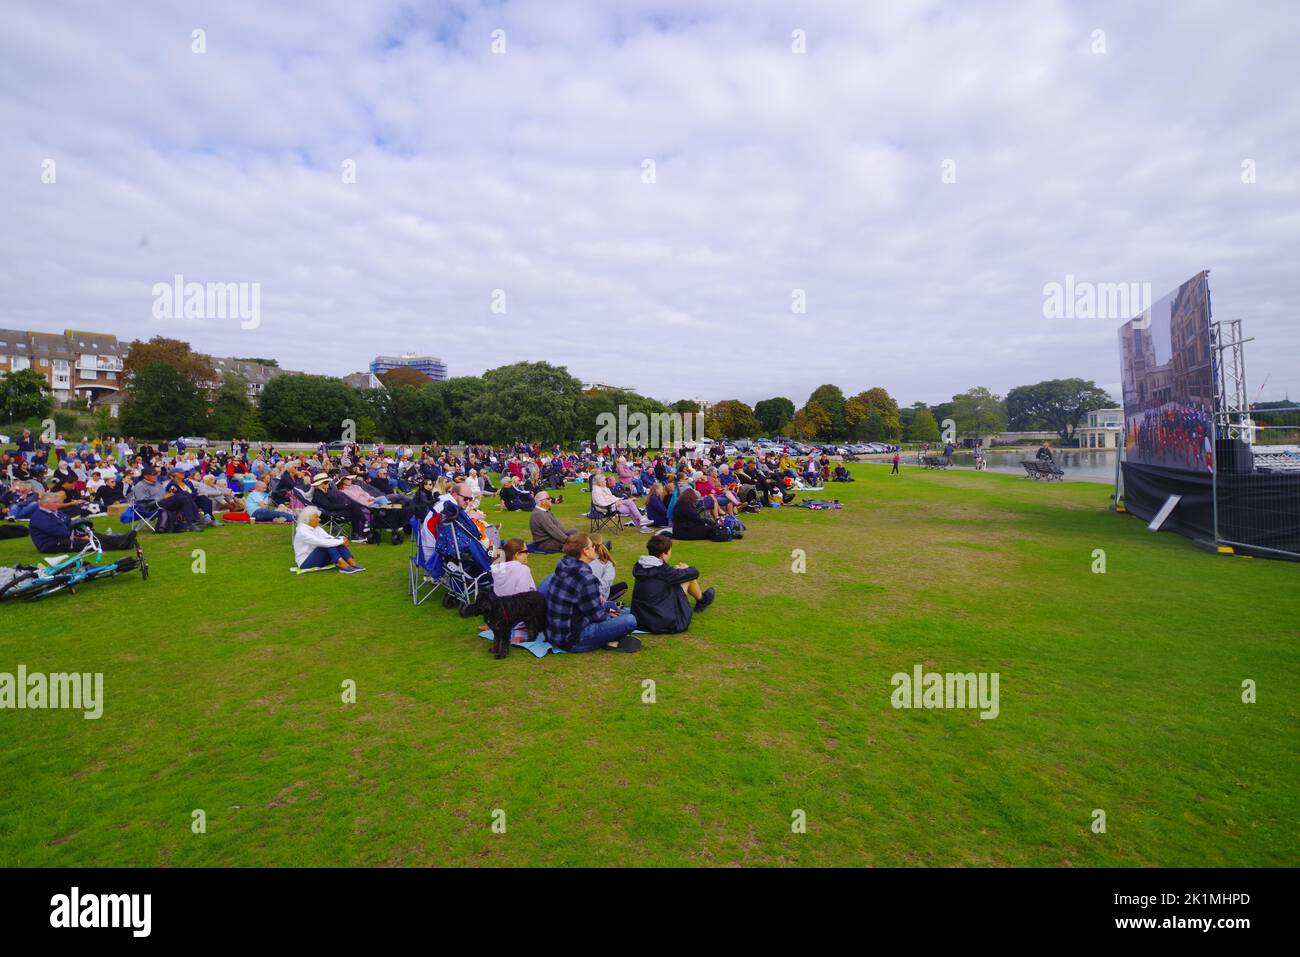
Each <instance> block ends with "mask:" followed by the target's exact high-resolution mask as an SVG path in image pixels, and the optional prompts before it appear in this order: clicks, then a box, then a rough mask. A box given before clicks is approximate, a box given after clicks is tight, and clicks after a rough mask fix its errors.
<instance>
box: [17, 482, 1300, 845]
mask: <svg viewBox="0 0 1300 957" xmlns="http://www.w3.org/2000/svg"><path fill="white" fill-rule="evenodd" d="M855 474H856V475H857V479H858V481H857V482H856V483H855V484H853V485H845V486H835V487H833V491H831V490H828V492H827V493H825V494H827V495H835V496H838V497H840V498H841V499H842V500H843V501H844V502H845V503H846V507H845V509H844V510H843V511H841V512H830V513H812V512H809V511H807V510H803V509H796V508H784V509H769V510H767V511H766V512H765V513H764V514H762V515H760V516H756V517H755V518H754V520H753V521H752V522H751V524H750V529H751V531H750V533H749V534H748V535H747V536H746V538H745V540H744V541H743V542H735V543H730V544H712V543H683V544H681V545H679V546H678V548H677V549H676V550H675V552H674V558H675V559H676V560H684V561H689V562H691V563H692V564H695V565H698V566H699V567H700V568H701V569H702V572H703V576H704V580H705V584H706V585H709V584H711V585H715V586H717V589H718V592H719V597H718V601H717V603H716V604H715V605H714V607H713V608H712V609H710V610H709V611H708V612H707V614H705V615H702V616H700V617H699V618H697V619H696V622H695V624H694V626H693V627H692V630H691V632H690V633H689V634H687V635H682V636H675V637H653V636H646V646H645V649H644V650H643V651H642V653H641V654H639V655H621V654H603V653H596V654H589V655H560V656H548V657H547V658H546V659H543V660H537V659H534V658H533V657H532V656H530V655H528V654H525V653H519V652H517V653H515V654H513V655H511V657H510V658H509V659H508V660H506V661H496V660H493V658H492V657H491V655H490V654H489V651H488V642H486V641H483V640H481V639H480V638H478V637H477V636H476V631H477V627H478V622H477V621H464V620H462V619H460V618H459V617H458V616H457V615H456V614H455V612H452V611H447V610H444V609H443V608H442V607H441V606H440V605H438V604H437V603H436V602H432V601H431V602H429V603H427V604H425V605H423V606H421V607H418V608H417V607H413V606H412V605H411V603H410V601H409V600H408V599H407V596H406V567H407V555H408V549H407V547H406V546H402V547H394V546H392V545H389V544H387V543H385V544H383V545H379V546H366V547H363V548H360V549H358V554H359V557H360V558H361V560H362V562H363V564H365V565H367V566H368V567H369V571H367V572H366V573H365V574H363V575H356V576H352V577H342V576H339V575H338V574H336V573H334V572H325V573H319V574H314V575H308V576H304V577H301V578H300V577H298V576H294V575H291V574H289V572H288V568H289V566H290V565H291V563H292V557H291V553H290V549H289V534H290V533H289V530H288V529H287V528H283V527H273V526H267V527H246V526H227V527H224V528H218V529H212V530H209V531H208V532H206V533H204V534H202V535H171V536H147V537H146V540H145V548H146V551H147V553H148V557H149V560H150V562H151V565H152V569H153V573H152V575H151V577H150V580H149V581H148V582H142V581H141V580H140V578H139V576H138V575H132V576H130V577H127V578H123V579H120V580H115V581H108V582H101V583H96V584H91V585H88V586H86V587H84V588H83V589H82V590H81V591H80V592H79V593H78V594H77V595H75V596H68V595H61V596H57V597H54V598H51V599H49V600H47V601H44V602H39V603H35V604H30V605H27V604H24V605H13V604H7V605H4V606H0V622H3V628H0V671H3V672H10V673H12V672H14V671H16V669H17V666H18V665H19V664H24V665H26V666H27V668H28V670H29V672H33V671H43V672H56V671H79V672H103V674H104V694H105V704H104V713H103V716H102V718H100V719H99V720H97V721H91V720H85V719H84V718H83V717H82V715H81V714H80V713H78V712H69V711H15V710H5V711H0V727H2V728H3V744H2V745H0V781H2V782H3V785H2V786H0V864H5V865H92V866H98V865H178V866H191V865H290V866H297V865H475V864H484V865H611V864H626V865H669V866H676V865H882V866H883V865H930V866H935V865H939V866H945V865H1032V866H1039V865H1042V866H1057V865H1064V866H1096V865H1121V866H1129V865H1131V866H1153V865H1160V866H1166V865H1180V866H1200V865H1223V866H1233V865H1264V866H1282V865H1285V866H1294V865H1296V864H1297V863H1300V849H1298V848H1300V841H1298V840H1297V820H1300V785H1298V783H1297V768H1298V767H1300V735H1298V734H1297V731H1298V730H1300V643H1298V642H1297V632H1298V631H1300V622H1298V620H1297V611H1298V610H1300V587H1298V585H1300V567H1297V566H1296V565H1293V564H1286V563H1279V562H1267V561H1261V560H1245V559H1239V558H1224V557H1216V556H1213V555H1209V554H1206V553H1203V552H1201V551H1199V550H1197V549H1196V548H1194V547H1193V546H1192V545H1191V543H1190V542H1188V541H1187V540H1186V539H1183V538H1181V537H1178V536H1176V535H1172V534H1159V535H1157V534H1152V533H1150V532H1148V531H1147V530H1146V529H1145V527H1144V523H1142V522H1140V521H1138V520H1137V519H1135V518H1132V517H1127V516H1116V515H1114V514H1111V513H1110V512H1108V511H1107V508H1106V506H1107V495H1108V493H1109V489H1108V488H1107V487H1105V486H1100V485H1091V484H1082V483H1077V484H1063V485H1042V484H1038V483H1027V482H1024V481H1023V480H1021V479H1017V478H1015V477H1012V476H1005V475H996V474H990V473H980V474H977V473H973V472H967V473H933V472H924V471H918V470H915V469H906V470H904V473H903V474H902V475H901V476H898V477H891V476H889V474H888V469H886V468H883V467H880V466H870V465H863V466H857V467H856V468H855ZM577 488H578V487H577V486H571V489H575V491H571V492H569V493H567V494H566V502H565V504H564V505H562V506H560V507H559V508H558V509H557V514H559V515H560V517H561V518H562V519H565V520H566V521H568V522H570V523H572V522H574V521H576V515H577V513H578V511H579V510H580V508H581V507H585V502H586V496H585V495H584V494H583V493H581V492H580V491H576V489H577ZM494 514H495V513H494ZM526 518H527V516H526V515H519V514H509V515H506V516H505V518H504V522H505V529H506V533H507V534H510V533H511V532H519V531H521V530H523V529H524V528H525V527H526ZM643 548H644V536H642V535H638V534H636V533H633V532H629V533H627V534H624V535H622V536H618V537H617V541H616V544H615V546H614V557H615V559H616V561H617V562H618V563H619V570H620V578H624V579H627V578H629V573H630V566H631V562H632V561H633V560H634V558H635V557H636V556H637V555H639V554H642V553H643ZM193 549H202V550H203V551H204V553H205V556H204V557H205V560H206V571H205V572H204V573H203V574H197V573H195V572H194V571H193V570H192V567H193V563H194V557H193V556H192V550H193ZM794 549H802V550H803V551H804V552H805V554H806V563H807V565H806V568H807V570H806V573H805V574H796V573H794V572H792V570H791V565H792V558H791V553H792V551H793V550H794ZM1094 549H1104V551H1105V558H1106V565H1107V570H1106V573H1105V574H1094V573H1093V572H1092V571H1091V568H1092V565H1093V561H1094V558H1093V551H1094ZM33 554H34V553H33V551H32V549H31V547H30V544H29V543H28V542H26V541H17V542H12V541H11V542H0V564H13V563H15V562H17V561H30V560H31V556H32V555H33ZM554 561H555V560H554V559H542V558H536V557H535V558H534V560H533V567H534V574H535V576H536V577H537V578H538V580H540V579H541V577H542V576H543V575H544V574H545V573H546V572H547V571H549V569H550V568H551V566H553V564H554ZM917 664H920V665H923V666H924V668H925V669H926V670H927V671H940V672H972V671H973V672H982V671H986V672H997V673H998V674H999V675H1000V714H999V715H998V717H997V718H996V719H994V720H980V718H979V717H978V716H977V714H976V712H975V711H970V710H965V711H963V710H896V709H895V708H893V707H891V704H890V696H891V692H892V690H893V689H892V686H891V684H890V678H891V676H892V675H893V674H894V673H896V672H906V673H910V672H911V671H912V669H913V666H914V665H917ZM346 679H352V680H354V681H355V682H356V686H357V701H356V703H355V704H352V705H348V704H344V703H343V702H342V700H341V693H342V692H341V683H342V682H344V681H345V680H346ZM645 679H652V680H653V681H654V682H655V699H656V700H655V701H654V703H643V700H642V699H643V681H644V680H645ZM1245 679H1253V680H1254V681H1255V682H1256V684H1257V687H1258V703H1255V704H1244V703H1243V702H1242V700H1241V695H1242V691H1241V686H1242V682H1243V680H1245ZM195 809H202V810H203V811H204V813H205V815H206V823H207V830H206V833H203V834H196V833H193V831H192V829H191V820H192V812H193V811H194V810H195ZM497 809H501V810H504V812H505V821H506V830H505V833H494V831H493V830H492V827H491V824H492V822H493V812H494V810H497ZM796 809H799V810H802V811H803V812H804V813H805V815H806V822H807V824H806V833H794V832H793V831H792V826H791V822H792V813H793V812H794V811H795V810H796ZM1094 809H1101V810H1103V811H1104V812H1105V815H1106V831H1105V833H1094V832H1093V830H1092V829H1091V825H1092V823H1093V811H1094ZM498 820H499V818H498Z"/></svg>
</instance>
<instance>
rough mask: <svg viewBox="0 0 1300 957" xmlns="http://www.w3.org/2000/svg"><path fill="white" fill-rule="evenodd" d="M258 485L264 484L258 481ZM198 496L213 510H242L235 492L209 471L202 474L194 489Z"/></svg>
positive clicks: (241, 503)
mask: <svg viewBox="0 0 1300 957" xmlns="http://www.w3.org/2000/svg"><path fill="white" fill-rule="evenodd" d="M257 484H258V485H264V484H265V483H263V482H258V483H257ZM195 491H196V492H197V495H198V498H200V499H206V500H207V502H208V507H209V508H210V509H211V510H212V511H213V512H242V511H243V510H244V503H243V502H242V501H241V500H240V499H239V498H237V497H236V496H235V494H234V493H233V492H232V491H230V489H229V488H227V487H226V484H225V483H224V482H220V483H219V482H217V477H216V476H215V475H213V474H211V473H209V474H207V475H205V476H203V481H202V482H200V483H199V484H198V486H197V488H196V489H195Z"/></svg>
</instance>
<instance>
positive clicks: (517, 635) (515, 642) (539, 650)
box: [478, 625, 647, 658]
mask: <svg viewBox="0 0 1300 957" xmlns="http://www.w3.org/2000/svg"><path fill="white" fill-rule="evenodd" d="M632 634H634V635H644V634H647V632H645V631H644V630H642V629H640V628H638V629H636V630H635V631H633V632H632ZM478 636H479V637H480V638H485V639H487V640H488V641H491V640H492V629H491V628H484V629H482V630H480V631H479V633H478ZM521 639H522V640H521ZM510 645H511V647H513V648H523V649H524V650H525V651H529V652H531V653H532V654H533V656H534V657H536V658H545V657H546V653H547V652H548V651H549V652H554V653H555V654H557V655H566V654H568V652H567V651H565V650H564V649H563V648H556V647H555V646H554V645H553V644H551V643H550V642H549V641H547V640H546V632H544V631H543V632H538V634H537V638H536V639H534V640H533V641H529V640H528V629H526V628H525V627H524V626H523V625H515V630H514V631H513V632H511V633H510Z"/></svg>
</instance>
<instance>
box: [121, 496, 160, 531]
mask: <svg viewBox="0 0 1300 957" xmlns="http://www.w3.org/2000/svg"><path fill="white" fill-rule="evenodd" d="M126 500H127V503H128V504H129V505H130V506H131V531H133V532H138V531H140V529H141V528H147V529H149V531H151V532H157V531H159V530H160V529H162V528H163V527H164V526H165V525H166V523H167V520H168V518H169V516H168V515H167V513H166V510H165V509H164V508H163V507H162V506H161V505H159V504H158V503H157V502H147V503H145V504H144V505H141V504H140V503H139V502H137V501H136V497H135V486H134V485H132V486H131V487H130V488H129V489H127V493H126Z"/></svg>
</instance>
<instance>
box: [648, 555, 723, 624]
mask: <svg viewBox="0 0 1300 957" xmlns="http://www.w3.org/2000/svg"><path fill="white" fill-rule="evenodd" d="M645 547H646V551H647V552H649V554H648V555H642V556H641V557H640V558H638V559H637V560H636V565H634V566H633V568H632V578H633V579H635V581H636V584H635V585H633V586H632V614H634V615H636V620H637V623H638V624H639V626H640V627H642V628H644V629H645V630H646V631H649V632H651V633H652V634H656V635H672V634H676V633H678V632H682V631H685V630H686V629H687V628H689V627H690V626H691V614H692V609H691V603H690V602H689V601H688V600H687V599H688V598H694V599H695V609H694V610H695V611H704V609H706V608H708V607H709V605H711V604H713V599H714V597H715V595H716V592H715V591H714V590H713V589H712V588H709V589H706V590H703V591H701V589H700V571H699V569H698V568H692V567H691V566H689V565H687V564H685V563H683V562H679V563H678V564H676V565H673V564H671V563H672V560H673V540H672V539H671V538H669V537H668V536H667V535H655V536H653V537H652V538H651V539H650V540H649V541H648V542H646V544H645Z"/></svg>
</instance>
